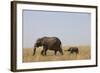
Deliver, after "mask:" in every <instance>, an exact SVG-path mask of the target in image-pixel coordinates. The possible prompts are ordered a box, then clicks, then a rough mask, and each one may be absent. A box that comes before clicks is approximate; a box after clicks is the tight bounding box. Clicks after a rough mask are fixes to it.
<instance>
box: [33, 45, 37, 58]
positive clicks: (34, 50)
mask: <svg viewBox="0 0 100 73" xmlns="http://www.w3.org/2000/svg"><path fill="white" fill-rule="evenodd" d="M35 52H36V47H35V48H34V49H33V56H34V55H35Z"/></svg>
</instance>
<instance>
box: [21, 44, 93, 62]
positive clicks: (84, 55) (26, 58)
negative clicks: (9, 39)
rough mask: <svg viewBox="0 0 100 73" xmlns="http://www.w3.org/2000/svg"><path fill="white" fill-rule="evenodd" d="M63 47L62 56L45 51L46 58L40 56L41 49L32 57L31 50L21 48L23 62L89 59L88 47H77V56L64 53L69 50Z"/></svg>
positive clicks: (89, 49)
mask: <svg viewBox="0 0 100 73" xmlns="http://www.w3.org/2000/svg"><path fill="white" fill-rule="evenodd" d="M69 47H70V46H69ZM69 47H68V46H67V47H63V52H64V55H61V54H60V53H59V52H57V55H54V51H50V50H48V51H47V56H42V55H41V50H42V48H41V47H40V48H37V50H36V54H35V55H34V56H32V53H33V49H30V48H23V62H39V61H60V60H84V59H90V58H91V48H90V46H78V48H79V54H78V55H76V54H75V53H73V54H70V53H69V52H68V51H65V50H67V49H68V48H69Z"/></svg>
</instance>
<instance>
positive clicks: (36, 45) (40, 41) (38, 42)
mask: <svg viewBox="0 0 100 73" xmlns="http://www.w3.org/2000/svg"><path fill="white" fill-rule="evenodd" d="M40 46H42V39H41V38H39V39H37V41H36V43H35V44H34V52H33V55H35V52H36V48H37V47H40Z"/></svg>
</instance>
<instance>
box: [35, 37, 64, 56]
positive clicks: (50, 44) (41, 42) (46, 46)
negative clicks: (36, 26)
mask: <svg viewBox="0 0 100 73" xmlns="http://www.w3.org/2000/svg"><path fill="white" fill-rule="evenodd" d="M40 46H43V50H42V51H41V54H42V55H46V54H47V50H53V51H54V52H55V55H56V53H57V52H58V51H59V52H60V53H61V54H62V55H63V51H62V47H61V41H60V40H59V39H58V38H57V37H42V38H39V39H37V41H36V43H35V45H34V52H33V55H35V52H36V48H38V47H40Z"/></svg>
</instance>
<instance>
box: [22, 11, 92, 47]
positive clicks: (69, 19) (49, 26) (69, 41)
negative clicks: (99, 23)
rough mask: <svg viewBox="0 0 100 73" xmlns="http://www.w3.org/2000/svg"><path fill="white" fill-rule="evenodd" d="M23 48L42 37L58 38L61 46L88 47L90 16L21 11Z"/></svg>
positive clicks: (73, 13) (74, 13) (88, 14)
mask: <svg viewBox="0 0 100 73" xmlns="http://www.w3.org/2000/svg"><path fill="white" fill-rule="evenodd" d="M22 24H23V28H22V30H23V37H22V38H23V48H31V47H33V46H34V43H35V41H36V40H37V39H38V38H41V37H43V36H49V37H58V38H59V39H60V40H61V42H62V45H90V43H91V14H90V13H82V12H81V13H76V12H54V11H32V10H23V23H22Z"/></svg>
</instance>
